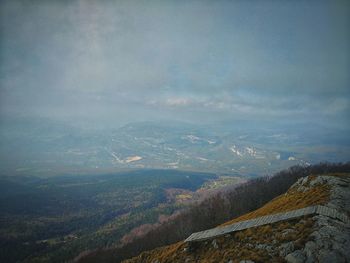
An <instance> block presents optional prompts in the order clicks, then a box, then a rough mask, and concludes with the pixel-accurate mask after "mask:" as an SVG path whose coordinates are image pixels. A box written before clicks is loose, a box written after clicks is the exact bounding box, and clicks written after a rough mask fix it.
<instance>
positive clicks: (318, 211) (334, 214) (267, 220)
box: [185, 205, 350, 242]
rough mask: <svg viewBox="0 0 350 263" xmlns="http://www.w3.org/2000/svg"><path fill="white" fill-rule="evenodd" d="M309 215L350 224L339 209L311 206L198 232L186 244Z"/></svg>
mask: <svg viewBox="0 0 350 263" xmlns="http://www.w3.org/2000/svg"><path fill="white" fill-rule="evenodd" d="M307 215H323V216H327V217H331V218H334V219H338V220H340V221H342V222H344V223H349V222H350V221H349V218H348V217H347V215H345V214H344V213H341V212H338V210H337V209H334V208H329V207H326V206H321V205H316V206H309V207H305V208H301V209H297V210H292V211H289V212H283V213H277V214H273V215H267V216H262V217H258V218H255V219H250V220H245V221H241V222H238V223H235V224H232V225H228V226H224V227H216V228H212V229H208V230H204V231H200V232H196V233H193V234H191V235H190V236H189V237H188V238H187V239H186V240H185V242H196V241H202V240H207V239H211V238H215V237H218V236H222V235H225V234H228V233H232V232H236V231H240V230H244V229H248V228H252V227H258V226H263V225H268V224H273V223H276V222H280V221H285V220H291V219H294V218H298V217H302V216H307Z"/></svg>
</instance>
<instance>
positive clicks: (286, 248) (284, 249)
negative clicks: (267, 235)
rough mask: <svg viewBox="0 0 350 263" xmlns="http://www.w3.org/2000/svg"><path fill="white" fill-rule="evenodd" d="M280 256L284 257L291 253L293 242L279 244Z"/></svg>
mask: <svg viewBox="0 0 350 263" xmlns="http://www.w3.org/2000/svg"><path fill="white" fill-rule="evenodd" d="M279 251H280V253H279V254H280V256H281V257H285V256H286V255H288V254H290V253H292V252H293V251H294V244H293V242H288V243H284V244H282V245H280V246H279Z"/></svg>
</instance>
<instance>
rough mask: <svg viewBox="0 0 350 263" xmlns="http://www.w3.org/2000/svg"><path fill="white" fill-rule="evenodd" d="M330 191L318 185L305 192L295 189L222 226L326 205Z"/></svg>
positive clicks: (326, 187)
mask: <svg viewBox="0 0 350 263" xmlns="http://www.w3.org/2000/svg"><path fill="white" fill-rule="evenodd" d="M329 190H330V187H329V186H328V185H318V186H315V187H312V188H311V189H309V190H308V191H305V192H298V191H296V190H295V189H290V190H289V191H288V192H287V193H285V194H283V195H280V196H278V197H276V198H274V199H273V200H272V201H270V202H269V203H267V204H266V205H264V206H263V207H261V208H259V209H257V210H255V211H253V212H251V213H248V214H245V215H243V216H240V217H237V218H235V219H233V220H231V221H228V222H226V223H225V224H223V225H222V226H226V225H231V224H233V223H237V222H240V221H244V220H248V219H254V218H257V217H260V216H266V215H271V214H276V213H281V212H287V211H292V210H296V209H300V208H304V207H307V206H312V205H321V204H325V203H326V202H327V201H328V200H329V195H330V191H329Z"/></svg>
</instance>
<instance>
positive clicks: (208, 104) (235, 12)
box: [0, 0, 350, 125]
mask: <svg viewBox="0 0 350 263" xmlns="http://www.w3.org/2000/svg"><path fill="white" fill-rule="evenodd" d="M0 9H1V11H0V12H1V40H0V44H1V46H0V52H1V54H0V55H1V57H0V84H1V90H0V92H1V93H0V94H1V99H0V102H1V111H2V113H3V114H5V113H6V114H11V115H29V116H37V115H45V116H47V117H49V118H61V119H65V120H68V121H74V120H75V119H81V118H83V119H86V120H91V121H102V122H105V121H112V120H113V121H114V122H116V123H125V122H128V121H129V120H136V119H138V120H152V119H159V118H169V119H172V118H174V119H176V118H179V117H181V118H188V119H189V120H196V119H205V117H206V116H210V118H212V119H213V120H218V119H220V118H221V117H222V116H225V119H227V118H228V117H229V118H232V119H235V118H247V119H251V120H254V119H260V118H261V117H262V116H264V118H271V119H273V118H277V119H278V118H285V117H286V116H289V117H292V118H293V117H295V118H305V119H309V118H312V117H313V116H314V117H315V119H316V118H318V120H319V121H321V122H328V121H329V120H331V121H333V122H334V121H338V122H339V123H342V124H343V125H348V124H346V123H345V122H344V120H346V119H347V118H348V117H349V113H350V109H349V99H350V88H349V84H350V81H349V74H348V72H349V71H350V51H349V48H348V47H349V46H350V33H349V31H348V25H349V19H350V18H349V17H350V11H349V4H348V3H347V2H346V1H332V2H330V1H317V2H316V1H309V2H300V1H290V2H286V1H283V2H276V1H264V2H263V3H262V2H261V1H186V2H184V1H103V2H97V1H46V2H41V1H17V0H12V1H2V2H1V6H0ZM184 112H187V113H188V114H184ZM208 112H211V115H208Z"/></svg>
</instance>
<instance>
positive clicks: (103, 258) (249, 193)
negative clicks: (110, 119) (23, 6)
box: [76, 163, 350, 262]
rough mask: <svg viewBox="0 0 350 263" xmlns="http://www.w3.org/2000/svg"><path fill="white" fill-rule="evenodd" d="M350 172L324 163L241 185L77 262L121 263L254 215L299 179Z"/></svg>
mask: <svg viewBox="0 0 350 263" xmlns="http://www.w3.org/2000/svg"><path fill="white" fill-rule="evenodd" d="M333 172H350V163H345V164H330V163H321V164H319V165H313V166H308V167H302V166H294V167H291V168H289V169H287V170H284V171H281V172H279V173H277V174H275V175H273V176H270V177H261V178H256V179H253V180H250V181H248V182H247V183H244V184H241V185H240V186H238V187H233V188H231V189H225V191H222V192H218V193H217V194H215V195H213V196H211V197H209V198H207V199H205V200H204V201H202V202H200V203H197V204H196V205H193V206H192V207H191V208H189V209H188V210H186V211H184V212H182V213H180V214H177V215H176V216H174V217H173V218H172V219H171V220H169V221H166V222H164V223H163V224H161V225H159V226H157V227H156V228H154V229H152V230H151V231H149V232H147V233H145V234H144V235H143V236H141V237H140V236H139V237H136V238H135V239H134V240H132V241H130V243H128V244H126V245H124V246H122V247H119V248H109V249H103V250H96V251H90V252H89V251H86V252H84V253H83V254H81V255H80V256H79V257H78V258H76V261H78V262H120V261H122V260H123V259H127V258H130V257H132V256H135V255H138V254H139V253H140V252H142V251H145V250H150V249H153V248H156V247H160V246H164V245H168V244H172V243H175V242H177V241H180V240H183V239H185V238H186V237H187V236H189V235H190V234H191V233H193V232H197V231H201V230H205V229H208V228H212V227H215V226H217V225H219V224H222V223H224V222H226V221H228V220H230V219H232V218H234V217H237V216H240V215H242V214H245V213H247V212H250V211H253V210H255V209H257V208H259V207H261V206H262V205H264V204H265V203H267V202H268V201H270V200H271V199H273V198H275V197H276V196H278V195H280V194H282V193H284V192H286V191H287V189H288V188H289V187H290V186H291V185H292V184H293V183H295V182H296V181H297V180H298V179H299V178H301V177H305V176H308V175H311V174H327V173H333Z"/></svg>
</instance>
